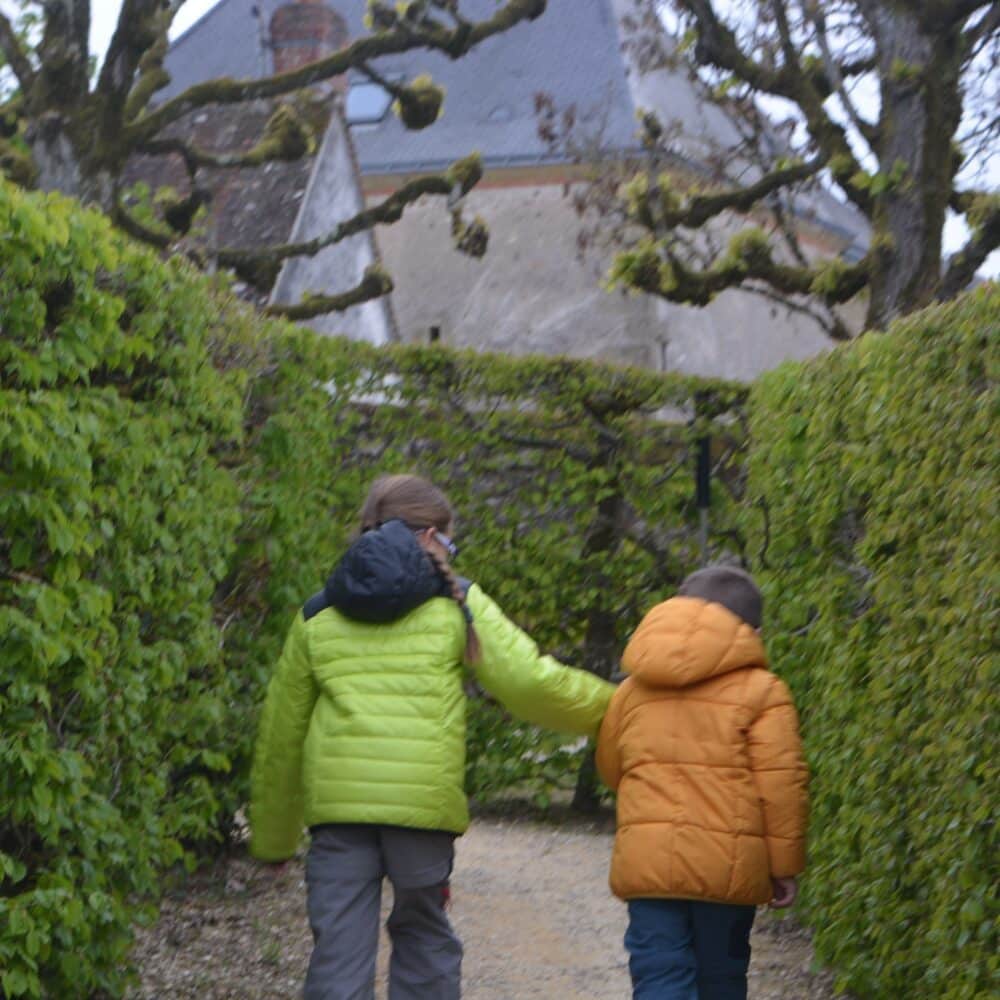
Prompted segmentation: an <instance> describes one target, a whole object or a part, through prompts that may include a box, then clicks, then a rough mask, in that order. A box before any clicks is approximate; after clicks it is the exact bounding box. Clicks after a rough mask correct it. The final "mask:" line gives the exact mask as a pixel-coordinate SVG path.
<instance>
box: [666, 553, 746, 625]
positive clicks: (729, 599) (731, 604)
mask: <svg viewBox="0 0 1000 1000" xmlns="http://www.w3.org/2000/svg"><path fill="white" fill-rule="evenodd" d="M677 593H678V594H679V595H680V596H682V597H700V598H701V599H702V600H704V601H712V602H713V603H715V604H721V605H722V606H723V607H724V608H726V609H727V610H728V611H731V612H732V613H733V614H734V615H736V617H737V618H742V619H743V621H745V622H746V623H747V625H749V626H750V627H751V628H760V623H761V620H762V619H763V614H764V598H763V596H762V595H761V592H760V588H759V587H758V586H757V584H756V583H755V582H754V578H753V577H752V576H751V575H750V574H749V573H746V572H744V571H743V570H741V569H737V568H736V567H735V566H708V567H706V568H705V569H700V570H698V571H697V572H695V573H692V574H691V575H690V576H689V577H687V578H686V579H685V580H684V582H683V583H682V584H681V585H680V588H679V589H678V591H677Z"/></svg>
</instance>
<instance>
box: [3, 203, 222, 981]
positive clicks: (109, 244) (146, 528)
mask: <svg viewBox="0 0 1000 1000" xmlns="http://www.w3.org/2000/svg"><path fill="white" fill-rule="evenodd" d="M0 232H3V233H4V239H3V244H2V246H0V636H2V640H0V647H2V653H0V720H2V722H0V993H2V994H3V995H5V996H7V997H19V996H38V995H45V996H52V997H67V998H70V997H90V996H97V995H101V994H118V993H119V992H120V991H121V988H122V984H123V978H124V974H125V973H124V970H126V969H127V967H128V963H127V961H126V956H127V952H128V948H129V946H130V941H131V933H130V928H131V924H132V921H133V919H134V918H135V917H136V916H137V915H139V916H141V915H142V914H143V913H148V910H147V909H145V903H146V901H148V900H149V899H151V898H153V897H154V896H155V893H156V883H157V878H158V875H159V874H160V872H161V871H162V870H163V868H164V867H165V866H166V865H169V864H171V863H174V862H176V861H177V860H179V859H181V858H182V857H184V856H185V853H186V849H185V844H187V843H189V842H193V841H197V840H200V839H202V838H205V837H210V836H212V835H214V834H215V832H216V831H217V829H218V812H219V811H220V809H221V808H223V807H222V805H221V803H220V801H219V799H218V797H217V794H216V789H215V782H217V780H218V777H219V775H220V774H222V773H224V772H225V771H226V770H227V768H228V766H229V764H228V760H227V757H226V747H227V743H228V741H229V730H230V729H231V728H232V719H231V718H230V716H229V708H228V706H227V702H226V695H227V680H226V674H225V670H224V667H223V663H222V659H221V655H220V636H219V630H218V629H217V628H216V627H215V625H214V624H213V615H212V604H211V599H212V594H213V591H214V589H215V587H216V584H217V582H218V580H219V579H220V578H221V577H222V576H223V574H224V573H225V571H226V569H227V560H228V558H229V556H230V553H231V550H232V536H233V533H234V531H235V528H236V526H237V523H238V516H239V512H238V495H237V492H236V488H235V483H234V481H233V479H232V477H231V476H230V474H229V473H227V472H226V471H225V470H224V469H222V468H221V467H220V464H219V460H218V453H219V452H220V450H224V449H226V448H228V447H232V446H235V445H236V444H237V443H238V441H239V438H240V434H241V426H240V418H241V397H240V393H239V391H238V390H239V385H238V384H237V381H238V380H237V379H236V378H235V377H234V376H220V375H219V373H217V372H216V370H215V369H214V368H213V367H212V364H211V359H210V357H209V354H208V352H207V349H206V343H205V331H206V329H207V328H208V327H209V326H210V325H211V322H212V316H211V310H212V308H213V307H212V305H211V302H210V300H209V299H208V298H207V297H206V296H205V295H204V293H203V292H201V291H200V290H198V289H197V288H195V286H194V285H193V283H192V281H191V279H190V277H189V276H185V275H184V274H183V273H182V270H181V269H179V268H174V267H165V266H163V265H162V264H161V263H159V262H158V261H157V260H155V259H154V258H153V257H152V256H150V255H148V254H145V253H142V252H139V251H136V250H134V249H132V248H131V247H130V246H129V245H127V243H126V242H125V241H123V240H122V239H121V238H120V237H118V236H117V235H114V234H113V233H112V231H111V230H110V228H109V226H108V225H107V224H106V222H105V221H104V220H103V219H102V218H101V217H100V216H98V215H96V214H92V213H83V212H81V211H80V210H79V208H77V207H75V206H73V205H72V204H71V203H70V202H69V201H66V200H63V199H60V198H56V197H47V198H41V197H37V196H30V197H29V196H24V195H22V194H20V193H18V192H16V191H15V190H13V189H12V188H11V187H9V186H7V185H0Z"/></svg>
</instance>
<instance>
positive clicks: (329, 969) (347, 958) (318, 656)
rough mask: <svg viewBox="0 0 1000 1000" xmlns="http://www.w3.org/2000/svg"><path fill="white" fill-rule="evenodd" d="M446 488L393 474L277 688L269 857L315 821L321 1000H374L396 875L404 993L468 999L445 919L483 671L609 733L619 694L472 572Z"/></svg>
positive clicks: (398, 969)
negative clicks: (469, 672)
mask: <svg viewBox="0 0 1000 1000" xmlns="http://www.w3.org/2000/svg"><path fill="white" fill-rule="evenodd" d="M453 530H454V517H453V514H452V510H451V507H450V505H449V503H448V500H447V498H446V497H445V496H444V494H443V493H442V492H441V491H440V490H438V489H437V488H436V487H435V486H433V485H432V484H431V483H429V482H427V480H425V479H421V478H419V477H418V476H388V477H385V478H383V479H380V480H379V481H378V482H376V483H375V485H374V486H373V488H372V490H371V492H370V493H369V495H368V498H367V500H366V501H365V504H364V507H363V508H362V512H361V532H362V533H361V535H360V537H359V538H358V540H357V541H356V542H355V543H354V544H353V545H352V546H351V547H350V549H348V551H347V553H346V554H345V555H344V557H343V558H342V559H341V561H340V563H339V564H338V565H337V567H336V568H335V569H334V571H333V573H332V574H331V576H330V578H329V580H328V581H327V583H326V586H325V587H324V588H323V590H322V591H321V592H320V593H318V594H316V595H315V596H314V597H312V598H310V599H309V600H308V601H307V602H306V604H305V606H304V607H303V609H302V611H301V612H300V613H299V614H298V615H296V618H295V621H294V623H293V624H292V627H291V630H290V632H289V634H288V638H287V640H286V642H285V647H284V650H283V652H282V654H281V657H280V659H279V661H278V665H277V668H276V670H275V673H274V676H273V678H272V679H271V683H270V685H269V687H268V691H267V699H266V701H265V704H264V710H263V713H262V716H261V722H260V732H259V735H258V740H257V745H256V752H255V756H254V766H253V771H252V776H251V784H252V792H251V805H250V826H251V843H250V849H251V853H252V854H253V855H254V856H255V857H257V858H259V859H261V860H263V861H269V862H280V861H283V860H286V859H288V858H290V857H291V856H292V855H293V854H294V852H295V849H296V847H297V846H298V842H299V838H300V836H301V831H302V827H303V825H305V826H308V827H309V830H310V834H311V838H310V847H309V854H308V858H307V861H306V884H307V888H308V909H309V921H310V925H311V927H312V931H313V939H314V948H313V954H312V958H311V960H310V964H309V972H308V975H307V978H306V987H305V997H306V1000H367V998H370V997H372V996H373V995H374V993H373V989H374V979H375V954H376V948H377V944H378V921H379V908H380V901H381V890H382V880H383V878H384V877H385V876H388V877H389V879H390V881H391V882H392V884H393V894H394V902H393V909H392V913H391V915H390V917H389V920H388V924H387V927H388V931H389V935H390V938H391V940H392V959H391V962H390V968H389V997H390V1000H416V998H421V1000H426V998H431V997H433V998H435V1000H451V998H457V997H459V995H460V989H461V987H460V970H461V958H462V947H461V944H460V942H459V941H458V939H457V937H456V936H455V934H454V932H453V930H452V928H451V925H450V923H449V921H448V918H447V916H446V914H445V903H446V902H447V899H448V880H449V877H450V874H451V868H452V862H453V858H454V845H453V841H454V838H455V836H456V835H458V834H461V833H463V832H464V831H465V829H466V827H467V826H468V824H469V814H468V805H467V802H466V798H465V793H464V789H463V778H464V773H465V710H466V698H465V692H464V687H463V679H464V674H465V667H466V665H468V666H469V667H471V668H472V669H473V670H474V673H475V677H476V680H477V681H478V683H479V684H480V685H481V686H482V687H483V688H484V689H485V690H486V691H488V692H489V693H490V694H492V695H493V696H494V697H495V698H497V699H498V700H499V701H500V702H501V703H502V704H503V705H504V706H505V707H506V708H507V709H508V710H509V711H510V712H511V713H512V714H514V715H516V716H518V717H520V718H521V719H524V720H526V721H528V722H533V723H536V724H538V725H541V726H545V727H548V728H550V729H555V730H558V731H560V732H566V733H576V734H583V735H587V736H593V735H595V734H596V733H597V730H598V728H599V727H600V724H601V720H602V718H603V716H604V712H605V710H606V708H607V705H608V702H609V700H610V698H611V695H612V694H613V693H614V687H613V686H612V685H611V684H609V683H608V682H606V681H603V680H601V679H599V678H597V677H595V676H594V675H593V674H590V673H587V672H585V671H582V670H574V669H572V668H570V667H565V666H563V665H562V664H561V663H558V662H557V661H556V660H554V659H552V658H551V657H548V656H541V655H539V652H538V648H537V646H536V645H535V644H534V642H532V640H531V639H530V638H529V637H528V636H527V635H525V633H524V632H522V631H521V630H520V629H518V628H517V627H516V626H515V625H514V624H513V623H511V622H510V621H509V620H508V619H507V618H505V617H504V615H503V613H502V612H501V611H500V609H499V608H498V607H497V605H496V604H494V603H493V601H492V600H490V598H489V597H488V596H487V595H486V594H484V593H483V592H482V590H480V589H479V588H478V587H477V586H475V585H474V584H473V585H471V586H469V585H467V584H466V583H465V582H463V581H460V580H458V579H457V578H456V576H455V574H454V572H453V571H452V569H451V565H450V562H451V559H453V558H454V556H455V555H456V552H457V550H456V547H455V545H454V543H453V542H452V541H451V538H450V536H451V535H452V534H453Z"/></svg>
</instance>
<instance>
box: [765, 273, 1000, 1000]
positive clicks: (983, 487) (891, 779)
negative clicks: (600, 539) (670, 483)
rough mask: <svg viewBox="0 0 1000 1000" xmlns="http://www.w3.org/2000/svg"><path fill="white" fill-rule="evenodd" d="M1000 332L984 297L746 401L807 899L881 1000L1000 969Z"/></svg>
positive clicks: (841, 964)
mask: <svg viewBox="0 0 1000 1000" xmlns="http://www.w3.org/2000/svg"><path fill="white" fill-rule="evenodd" d="M998 317H1000V291H998V288H997V286H996V285H992V286H988V287H985V288H982V289H979V290H978V291H977V292H975V293H973V294H971V295H969V296H967V297H966V298H965V299H963V300H960V301H959V302H957V303H954V304H952V305H950V306H948V307H946V308H936V309H933V310H928V311H926V312H924V313H920V314H917V315H914V316H912V317H910V318H909V319H907V320H906V321H905V322H903V323H900V324H899V325H898V326H897V327H895V329H894V330H893V331H892V332H891V333H889V334H887V335H884V336H875V335H869V336H868V337H866V338H864V339H863V340H861V341H860V342H858V343H855V344H852V345H850V346H849V347H846V348H842V349H840V350H838V351H835V352H834V353H833V354H831V355H830V356H829V357H826V358H823V359H820V360H817V361H815V362H812V363H810V364H807V365H787V366H785V367H783V368H781V369H779V370H778V371H776V372H774V373H771V374H769V375H767V376H765V377H764V378H763V379H762V380H761V381H760V382H759V383H758V384H757V386H756V387H755V389H754V391H753V395H752V398H751V422H752V423H751V434H752V440H753V447H752V450H751V454H750V486H749V492H750V494H751V499H752V500H753V505H752V506H751V507H750V508H748V510H751V511H753V513H752V514H748V515H747V519H748V522H750V521H752V524H751V525H749V530H750V531H751V532H752V533H753V534H754V540H753V541H752V542H751V543H750V544H751V547H752V548H756V549H757V550H760V549H765V543H767V544H766V550H765V551H764V552H763V553H762V555H761V560H760V564H761V569H760V576H761V579H762V582H763V584H764V588H765V593H766V595H767V598H768V599H769V612H768V625H767V628H768V633H769V643H770V645H771V647H772V651H773V652H774V654H775V660H776V663H777V664H778V665H779V666H780V667H781V669H782V672H783V673H785V674H786V676H787V677H788V679H789V681H790V682H791V684H792V686H793V688H794V689H795V691H796V695H797V699H798V702H799V704H800V707H801V709H802V715H803V728H804V734H805V739H806V746H807V751H808V755H809V759H810V763H811V766H812V770H813V785H812V795H813V818H812V824H811V830H812V832H811V847H810V857H811V867H810V869H809V872H808V877H807V880H806V885H805V892H804V897H803V902H804V905H805V907H806V909H807V912H808V915H809V918H810V920H811V922H812V924H813V926H814V927H815V930H816V945H817V948H818V951H819V954H820V956H821V957H822V958H823V960H825V961H826V962H828V963H830V964H831V965H833V966H834V967H835V968H837V969H838V970H839V971H840V973H841V975H842V980H843V984H844V985H846V986H848V987H849V988H851V989H852V990H854V991H856V992H857V993H858V995H860V996H864V997H871V998H873V1000H882V998H884V1000H895V998H897V997H904V996H906V997H910V996H920V997H941V998H953V1000H970V998H983V1000H985V998H986V997H987V996H994V995H995V990H996V983H997V975H998V972H1000V961H998V958H997V954H998V953H997V947H996V944H997V943H996V920H995V917H996V899H995V895H994V893H995V889H996V884H997V878H998V872H997V868H996V859H997V846H998V845H997V832H996V831H997V825H996V814H995V806H996V795H995V789H996V788H997V786H998V779H1000V774H998V767H997V762H998V760H1000V754H998V746H997V719H998V718H1000V696H998V692H1000V669H998V661H997V657H996V648H995V644H994V643H995V624H996V617H997V601H996V582H997V581H996V554H997V551H998V550H1000V533H998V528H997V524H998V522H997V520H996V495H997V480H996V469H997V449H996V428H997V417H998V395H997V376H998V374H1000V372H998V357H1000V355H998V350H997V349H998V342H1000V319H998ZM765 514H766V516H765Z"/></svg>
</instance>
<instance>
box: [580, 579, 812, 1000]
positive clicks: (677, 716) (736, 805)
mask: <svg viewBox="0 0 1000 1000" xmlns="http://www.w3.org/2000/svg"><path fill="white" fill-rule="evenodd" d="M761 616H762V599H761V594H760V591H759V590H758V588H757V586H756V585H755V583H754V582H753V579H752V578H751V577H750V576H749V575H748V574H746V573H744V572H742V571H741V570H738V569H734V568H729V567H723V566H716V567H710V568H708V569H704V570H701V571H699V572H697V573H694V574H692V575H691V576H689V577H688V578H687V579H686V580H685V581H684V583H683V584H682V585H681V587H680V590H679V591H678V594H677V596H676V597H673V598H671V599H670V600H668V601H665V602H663V603H662V604H659V605H657V606H656V607H654V608H653V609H652V610H651V611H650V612H649V613H648V614H647V615H646V617H645V618H644V619H643V620H642V622H641V623H640V625H639V627H638V629H637V630H636V631H635V633H634V635H633V636H632V638H631V640H630V641H629V643H628V646H627V647H626V650H625V654H624V656H623V658H622V663H623V666H624V668H625V670H626V671H627V672H628V673H629V674H630V675H631V676H630V677H629V678H628V679H627V680H625V681H624V682H623V683H622V685H621V686H620V687H619V689H618V690H617V692H616V693H615V696H614V698H613V700H612V702H611V706H610V708H609V710H608V713H607V715H606V716H605V718H604V722H603V724H602V726H601V732H600V737H599V741H598V749H597V767H598V771H599V772H600V774H601V777H602V778H603V779H604V781H605V782H606V783H607V784H608V786H609V787H611V788H612V789H615V790H616V791H617V792H618V832H617V835H616V837H615V846H614V853H613V856H612V861H611V888H612V891H613V892H614V893H615V895H617V896H619V897H620V898H622V899H624V900H626V901H627V903H628V909H629V925H628V931H627V933H626V936H625V946H626V948H627V950H628V952H629V971H630V972H631V975H632V983H633V990H634V992H633V997H634V998H635V1000H654V998H655V1000H745V997H746V995H747V994H746V991H747V984H746V974H747V967H748V965H749V961H750V942H749V939H750V929H751V926H752V924H753V920H754V913H755V909H754V908H755V907H756V906H757V905H759V904H762V903H770V904H771V905H772V906H773V907H782V906H789V905H791V903H792V902H793V901H794V899H795V894H796V876H797V875H798V874H799V873H800V872H801V871H802V870H803V869H804V867H805V835H806V822H807V813H808V798H807V783H808V773H807V770H806V766H805V764H804V762H803V759H802V751H801V745H800V742H799V734H798V718H797V715H796V712H795V707H794V705H793V703H792V698H791V695H790V693H789V691H788V688H787V687H786V686H785V684H784V683H783V682H782V681H781V680H779V679H778V677H776V676H775V675H774V674H772V673H771V672H770V671H769V670H768V661H767V654H766V653H765V651H764V645H763V643H762V642H761V639H760V625H761Z"/></svg>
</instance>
